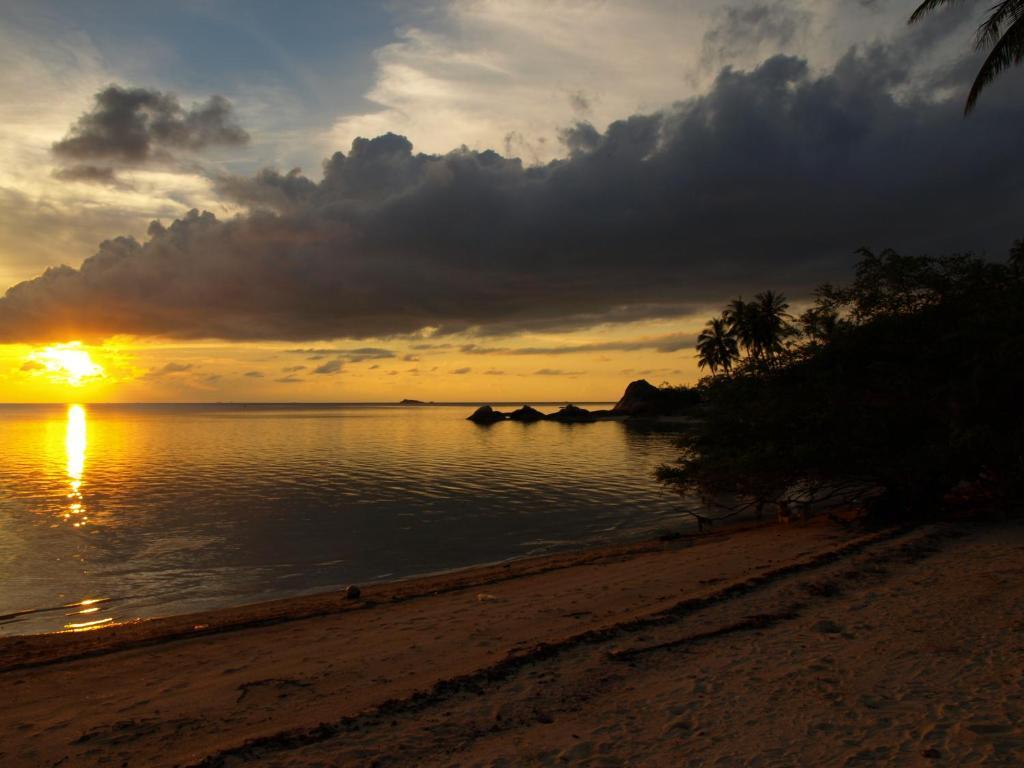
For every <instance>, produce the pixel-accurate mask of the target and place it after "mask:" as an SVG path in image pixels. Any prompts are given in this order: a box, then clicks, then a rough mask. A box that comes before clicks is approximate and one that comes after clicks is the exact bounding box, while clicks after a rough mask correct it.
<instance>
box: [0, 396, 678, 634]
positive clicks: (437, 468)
mask: <svg viewBox="0 0 1024 768" xmlns="http://www.w3.org/2000/svg"><path fill="white" fill-rule="evenodd" d="M467 412H468V410H467V409H466V408H456V407H416V408H401V407H387V406H380V407H367V406H335V407H313V406H308V407H295V406H288V407H280V406H277V407H272V406H259V407H253V406H117V407H115V406H90V407H88V408H85V409H82V410H81V411H80V412H77V411H74V410H70V411H69V409H67V408H64V407H59V408H58V407H44V406H0V445H2V446H3V449H4V450H3V454H2V455H0V579H2V581H0V583H2V584H3V588H2V591H0V634H3V633H8V634H10V633H24V632H36V631H50V630H54V629H61V628H69V625H72V624H86V623H89V624H90V626H92V625H95V626H102V625H103V624H105V623H111V622H113V623H116V622H120V621H125V620H128V619H131V618H136V617H144V616H154V615H162V614H168V613H177V612H182V611H188V610H196V609H202V608H209V607H215V606H224V605H234V604H239V603H243V602H248V601H252V600H260V599H269V598H271V597H278V596H283V595H290V594H300V593H304V592H312V591H317V590H322V589H326V588H330V587H334V586H338V585H343V584H346V583H350V582H355V581H366V580H370V579H373V578H379V575H380V574H382V573H386V574H389V575H390V577H391V578H396V577H401V576H408V575H412V574H416V573H427V572H432V571H438V570H445V569H450V568H455V567H460V566H465V565H470V564H474V563H482V562H493V561H497V560H502V559H506V558H509V557H515V556H520V555H524V554H527V553H537V552H544V551H551V550H554V549H560V548H566V547H575V546H580V545H582V544H588V543H595V542H604V541H618V540H623V539H627V538H631V537H636V536H640V535H642V534H645V533H649V532H651V531H653V530H656V529H658V528H662V527H666V526H668V525H679V524H680V520H679V519H678V512H677V511H676V509H677V504H676V499H675V498H674V497H673V496H672V495H671V494H669V493H667V492H666V491H664V490H663V489H662V488H660V487H659V486H658V485H657V484H656V483H655V482H654V481H653V479H652V472H653V469H654V467H655V466H657V465H658V464H659V463H661V462H663V461H666V460H668V459H670V458H671V457H672V456H673V455H674V451H673V448H672V440H673V435H671V434H665V433H657V432H655V433H643V432H640V431H637V430H634V429H632V428H630V427H629V426H627V425H625V424H622V423H615V422H600V423H597V424H585V425H565V424H557V423H550V422H542V423H538V424H528V425H527V424H518V423H511V422H506V423H501V424H496V425H493V426H491V427H480V426H477V425H474V424H472V423H470V422H468V421H466V420H465V415H466V413H467ZM96 598H106V599H109V600H108V601H107V602H103V603H99V604H97V605H96V606H93V605H92V604H90V606H89V607H90V609H91V608H93V607H95V608H97V610H96V611H94V612H92V613H90V614H89V615H88V616H87V617H86V618H87V619H88V620H89V621H88V622H86V621H78V620H77V619H80V618H82V617H79V616H74V617H70V619H69V617H65V616H63V615H61V614H60V612H59V611H46V612H42V613H40V612H34V611H37V610H38V609H39V608H40V606H53V605H61V606H64V605H69V604H72V603H81V601H82V600H84V599H96ZM26 611H33V612H26ZM93 614H95V615H93ZM103 619H109V620H110V621H109V622H103V621H102V620H103ZM94 622H95V624H93V623H94ZM82 628H88V627H82Z"/></svg>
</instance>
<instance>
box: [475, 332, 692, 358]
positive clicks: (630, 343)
mask: <svg viewBox="0 0 1024 768" xmlns="http://www.w3.org/2000/svg"><path fill="white" fill-rule="evenodd" d="M695 342H696V337H695V336H694V335H693V334H690V333H668V334H664V335H662V336H648V337H644V338H639V339H625V340H622V341H599V342H590V343H587V344H565V345H560V346H548V347H484V346H480V345H479V344H464V345H462V347H460V348H459V351H460V352H462V353H463V354H467V355H575V354H582V353H588V352H635V351H638V350H642V349H653V350H655V351H656V352H678V351H679V350H680V349H690V348H691V347H693V345H694V343H695Z"/></svg>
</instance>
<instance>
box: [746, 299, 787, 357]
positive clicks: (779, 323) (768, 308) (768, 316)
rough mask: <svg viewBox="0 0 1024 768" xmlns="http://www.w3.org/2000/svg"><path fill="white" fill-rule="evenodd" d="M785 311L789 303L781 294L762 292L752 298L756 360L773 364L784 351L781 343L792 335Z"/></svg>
mask: <svg viewBox="0 0 1024 768" xmlns="http://www.w3.org/2000/svg"><path fill="white" fill-rule="evenodd" d="M787 309H789V302H787V301H786V297H785V296H783V295H782V294H781V293H775V291H763V292H762V293H759V294H757V295H756V296H754V301H753V303H752V305H751V315H752V325H753V336H754V349H756V350H757V355H756V358H757V359H759V360H763V361H764V362H765V363H767V364H768V365H772V364H773V363H774V361H775V358H776V356H778V354H779V353H780V352H782V351H783V349H784V347H783V344H782V342H783V341H784V340H785V338H786V337H787V336H789V335H790V334H791V333H792V330H793V329H792V327H791V326H790V324H789V322H788V321H789V320H790V316H789V314H788V313H787V312H786V310H787Z"/></svg>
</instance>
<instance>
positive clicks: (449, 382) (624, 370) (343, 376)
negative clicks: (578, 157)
mask: <svg viewBox="0 0 1024 768" xmlns="http://www.w3.org/2000/svg"><path fill="white" fill-rule="evenodd" d="M709 314H710V313H709ZM702 325H703V320H702V319H701V320H698V319H689V320H687V321H685V322H682V321H678V320H673V321H656V322H650V321H649V322H642V323H629V324H623V325H615V326H605V327H600V328H595V329H590V330H587V331H578V332H573V333H570V334H530V335H517V336H514V337H501V338H498V337H495V338H487V339H481V338H473V337H458V336H456V337H451V336H445V337H435V338H428V339H416V338H413V339H409V338H403V339H376V340H374V339H362V340H359V341H327V342H303V343H295V342H266V343H239V342H222V341H205V342H176V341H171V340H160V339H145V340H144V339H134V338H115V339H111V340H108V341H105V342H102V343H96V344H88V343H79V342H71V343H68V342H63V343H55V344H51V345H28V344H8V345H0V402H5V403H66V402H83V403H108V402H109V403H130V402H225V401H231V402H397V401H399V400H402V399H403V398H413V399H418V400H425V401H436V402H462V401H471V402H477V401H481V402H483V401H487V402H504V401H523V402H544V401H564V400H573V401H592V402H607V401H614V400H616V399H618V397H619V396H620V395H621V394H622V391H623V389H624V388H625V386H626V385H627V384H628V383H629V382H630V381H632V380H634V379H639V378H645V379H647V380H649V381H650V382H652V383H654V384H661V383H664V382H669V383H672V384H693V383H695V382H696V381H697V379H698V378H699V375H700V374H699V371H698V369H697V364H696V356H695V352H694V350H693V343H692V341H693V339H694V338H695V337H696V334H697V333H698V332H699V330H700V327H701V326H702ZM659 347H660V348H661V349H662V350H664V351H659Z"/></svg>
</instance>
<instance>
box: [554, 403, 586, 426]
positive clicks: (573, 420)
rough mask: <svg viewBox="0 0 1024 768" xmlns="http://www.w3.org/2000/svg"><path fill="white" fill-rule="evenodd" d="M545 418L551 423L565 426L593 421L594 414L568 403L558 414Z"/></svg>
mask: <svg viewBox="0 0 1024 768" xmlns="http://www.w3.org/2000/svg"><path fill="white" fill-rule="evenodd" d="M547 418H549V419H550V420H551V421H561V422H562V423H565V424H581V423H585V422H588V421H594V414H592V413H591V412H590V411H588V410H587V409H586V408H577V407H576V406H575V405H573V404H572V403H570V404H569V405H567V406H565V407H564V408H562V409H561V410H560V411H559V412H558V413H552V414H550V415H549V416H548V417H547Z"/></svg>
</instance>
